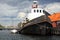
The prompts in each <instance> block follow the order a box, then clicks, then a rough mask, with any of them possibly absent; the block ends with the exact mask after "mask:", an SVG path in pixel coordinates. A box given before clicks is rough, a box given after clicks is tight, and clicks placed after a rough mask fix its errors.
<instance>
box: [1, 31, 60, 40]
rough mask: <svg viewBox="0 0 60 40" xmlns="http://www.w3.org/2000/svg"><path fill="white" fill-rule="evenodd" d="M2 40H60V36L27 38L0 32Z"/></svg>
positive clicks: (8, 32)
mask: <svg viewBox="0 0 60 40" xmlns="http://www.w3.org/2000/svg"><path fill="white" fill-rule="evenodd" d="M0 40H60V36H32V35H31V36H27V35H22V34H12V33H11V32H10V31H8V30H0Z"/></svg>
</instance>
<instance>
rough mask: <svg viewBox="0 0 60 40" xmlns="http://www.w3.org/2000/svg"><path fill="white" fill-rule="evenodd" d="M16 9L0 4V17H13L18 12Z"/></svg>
mask: <svg viewBox="0 0 60 40" xmlns="http://www.w3.org/2000/svg"><path fill="white" fill-rule="evenodd" d="M15 8H16V7H12V6H9V5H7V4H0V17H2V16H15V13H16V12H17V11H18V10H16V9H15Z"/></svg>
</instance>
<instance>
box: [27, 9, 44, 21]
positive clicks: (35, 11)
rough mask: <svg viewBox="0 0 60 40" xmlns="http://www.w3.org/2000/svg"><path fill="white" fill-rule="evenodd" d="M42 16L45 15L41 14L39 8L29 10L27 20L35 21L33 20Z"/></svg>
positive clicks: (41, 11) (41, 10)
mask: <svg viewBox="0 0 60 40" xmlns="http://www.w3.org/2000/svg"><path fill="white" fill-rule="evenodd" d="M42 15H45V14H44V13H43V9H41V8H32V9H31V13H29V14H28V17H27V18H28V19H29V20H32V19H35V18H37V17H40V16H42Z"/></svg>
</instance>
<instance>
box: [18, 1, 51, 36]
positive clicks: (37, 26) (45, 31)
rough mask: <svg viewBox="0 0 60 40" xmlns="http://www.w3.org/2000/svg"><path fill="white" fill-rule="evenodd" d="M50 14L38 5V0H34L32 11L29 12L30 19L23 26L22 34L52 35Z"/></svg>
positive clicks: (28, 17)
mask: <svg viewBox="0 0 60 40" xmlns="http://www.w3.org/2000/svg"><path fill="white" fill-rule="evenodd" d="M49 15H50V14H49V13H48V12H47V11H45V10H43V9H42V8H40V7H39V6H38V2H37V1H33V5H32V9H31V13H29V14H28V16H27V18H26V20H27V19H28V21H27V22H26V23H25V24H24V25H23V26H22V28H21V29H20V31H19V33H21V34H33V35H34V34H39V35H51V34H52V24H51V21H50V19H49V17H48V16H49Z"/></svg>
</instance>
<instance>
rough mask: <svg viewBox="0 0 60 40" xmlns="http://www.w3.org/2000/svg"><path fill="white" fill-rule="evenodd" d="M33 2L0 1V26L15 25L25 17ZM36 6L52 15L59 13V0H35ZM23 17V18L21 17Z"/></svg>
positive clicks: (25, 0)
mask: <svg viewBox="0 0 60 40" xmlns="http://www.w3.org/2000/svg"><path fill="white" fill-rule="evenodd" d="M33 1H34V0H0V24H2V25H4V26H9V25H17V24H18V23H19V22H21V21H22V20H23V19H24V18H25V17H26V16H25V15H26V14H27V11H28V10H30V8H31V5H32V3H33ZM37 1H38V4H39V5H40V6H41V8H43V9H44V10H46V11H47V12H49V13H50V14H53V13H55V12H59V11H60V0H37ZM21 13H22V14H21ZM21 15H23V16H21Z"/></svg>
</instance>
